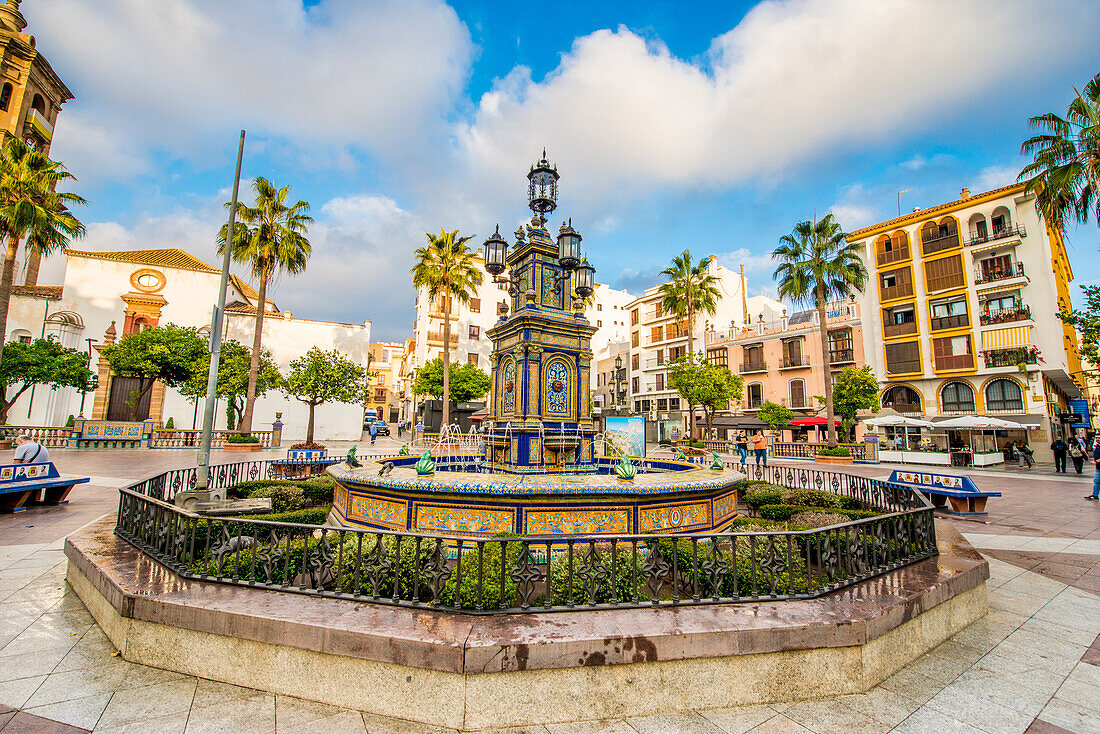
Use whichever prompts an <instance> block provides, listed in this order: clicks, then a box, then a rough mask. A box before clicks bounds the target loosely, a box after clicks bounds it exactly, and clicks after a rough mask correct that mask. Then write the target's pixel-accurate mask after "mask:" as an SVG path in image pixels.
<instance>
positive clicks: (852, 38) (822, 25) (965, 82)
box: [456, 0, 1100, 208]
mask: <svg viewBox="0 0 1100 734" xmlns="http://www.w3.org/2000/svg"><path fill="white" fill-rule="evenodd" d="M1098 18H1100V6H1097V5H1096V4H1095V3H1087V2H1084V0H1064V1H1061V2H1049V3H1042V4H1036V3H1031V2H1027V0H968V1H967V2H958V1H956V0H901V1H899V2H889V3H884V2H881V0H828V1H821V2H811V1H810V0H772V1H770V2H764V3H761V4H760V5H758V6H756V7H755V8H753V9H752V10H751V11H750V12H749V13H748V14H747V15H746V16H745V18H744V20H742V22H741V23H740V24H739V25H738V26H737V27H736V28H734V29H733V30H731V31H729V32H727V33H725V34H723V35H721V36H719V37H717V38H716V39H715V40H714V42H713V44H712V46H711V50H710V53H709V54H708V55H707V57H706V60H705V62H701V63H692V62H688V61H684V60H681V59H679V58H676V57H674V56H672V55H671V54H670V53H669V51H668V49H667V48H665V47H664V46H663V45H661V44H660V43H654V42H647V41H646V40H645V39H643V38H642V37H640V36H638V35H636V34H635V33H633V32H631V31H630V30H627V29H626V28H619V29H618V30H616V31H610V30H601V31H597V32H595V33H592V34H591V35H588V36H585V37H582V38H579V39H577V40H576V42H575V43H574V45H573V48H572V49H571V50H570V51H569V53H567V54H565V55H564V56H563V58H562V61H561V63H560V65H559V66H558V67H557V69H555V70H554V71H553V72H552V73H550V74H549V75H547V77H546V78H545V79H543V80H541V81H536V80H533V79H532V78H531V74H530V71H529V70H528V69H526V68H523V67H517V68H516V69H514V70H513V71H512V73H511V74H509V75H508V76H507V77H505V78H504V79H501V80H499V81H498V82H497V84H496V85H495V86H494V88H493V89H492V90H491V91H489V92H488V93H486V94H485V95H484V96H483V97H482V98H481V100H480V103H479V105H478V108H477V111H476V114H475V115H474V117H473V119H472V120H471V121H470V122H468V123H464V124H460V125H459V126H458V129H457V131H456V135H457V139H458V141H459V145H460V151H461V154H462V155H463V156H464V157H465V160H466V162H467V163H468V164H469V165H470V168H471V171H472V173H471V176H472V177H473V178H474V179H475V181H477V183H478V184H479V189H478V190H493V188H494V187H498V186H500V184H499V183H498V182H500V181H502V180H503V181H506V182H511V181H512V178H513V177H514V174H513V172H514V170H515V166H516V161H517V160H518V161H525V160H528V159H533V157H534V156H535V155H536V154H537V152H538V150H539V149H540V147H541V146H542V145H543V144H547V145H549V146H551V153H552V157H553V158H554V159H555V160H556V162H557V163H558V164H559V167H560V168H561V169H562V170H563V172H566V173H567V175H568V186H569V191H570V194H571V195H573V196H575V198H576V201H577V202H579V203H580V206H581V208H583V207H592V208H598V207H600V206H603V205H604V201H605V200H607V199H616V198H625V197H628V196H631V195H633V194H635V193H636V192H638V191H640V190H651V189H654V188H659V187H665V186H675V187H696V186H715V187H719V186H727V185H732V184H737V183H742V182H744V181H746V180H750V179H757V178H773V177H776V176H778V175H780V174H782V173H783V172H784V171H785V170H786V169H788V168H789V167H791V166H793V165H795V164H801V163H805V162H806V161H807V160H810V159H813V158H815V157H818V156H822V155H823V154H825V153H827V152H828V151H830V150H832V149H835V148H839V147H844V146H850V145H856V144H863V143H865V142H866V141H868V140H873V139H882V138H886V137H888V136H891V135H896V134H898V133H899V132H901V131H907V130H913V129H921V128H925V127H929V126H931V125H932V124H936V123H942V122H943V120H944V118H945V116H960V115H962V114H963V110H964V109H965V108H966V105H967V104H968V102H967V100H973V99H977V98H978V95H980V94H981V93H983V92H986V93H988V92H991V91H997V90H1003V89H1004V87H1005V86H1006V85H1007V86H1009V87H1011V85H1013V84H1015V83H1016V82H1017V80H1018V78H1019V76H1020V75H1021V74H1023V75H1026V74H1029V73H1031V72H1033V71H1034V70H1035V69H1042V68H1051V67H1055V66H1057V65H1059V64H1062V63H1065V62H1066V61H1067V60H1068V59H1070V58H1071V57H1072V55H1073V54H1075V53H1076V49H1078V48H1081V47H1082V44H1087V43H1089V42H1090V40H1089V38H1090V37H1091V34H1092V29H1094V28H1096V27H1097V20H1098ZM1024 28H1026V29H1027V30H1026V38H1027V42H1026V43H1005V42H1004V39H1005V38H1019V37H1020V29H1024ZM574 192H575V193H574Z"/></svg>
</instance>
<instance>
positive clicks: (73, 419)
mask: <svg viewBox="0 0 1100 734" xmlns="http://www.w3.org/2000/svg"><path fill="white" fill-rule="evenodd" d="M168 420H169V421H171V420H172V419H171V418H169V419H168ZM75 425H76V416H74V415H73V414H72V413H69V418H68V420H66V421H65V427H66V428H72V427H73V426H75Z"/></svg>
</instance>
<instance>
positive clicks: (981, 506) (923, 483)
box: [889, 469, 1001, 515]
mask: <svg viewBox="0 0 1100 734" xmlns="http://www.w3.org/2000/svg"><path fill="white" fill-rule="evenodd" d="M889 482H890V484H900V485H902V486H904V487H912V488H913V489H916V490H919V491H920V492H921V493H922V494H924V495H926V496H927V497H928V500H929V501H930V502H931V503H932V504H933V505H935V506H936V509H940V510H943V511H945V512H948V513H950V514H952V515H984V514H986V511H985V503H986V500H987V499H988V498H990V497H1000V496H1001V493H1000V492H988V491H983V490H980V489H978V487H977V486H976V485H975V484H974V482H973V481H972V480H971V479H970V478H969V477H960V476H956V475H954V474H937V473H935V472H922V471H905V470H897V469H895V470H894V471H893V472H891V473H890V479H889Z"/></svg>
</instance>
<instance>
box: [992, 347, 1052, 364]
mask: <svg viewBox="0 0 1100 734" xmlns="http://www.w3.org/2000/svg"><path fill="white" fill-rule="evenodd" d="M981 354H982V358H983V359H984V360H985V366H986V367H1018V366H1019V365H1021V364H1038V363H1039V350H1038V349H1036V348H1035V347H1010V348H1008V349H987V350H985V351H984V352H982V353H981Z"/></svg>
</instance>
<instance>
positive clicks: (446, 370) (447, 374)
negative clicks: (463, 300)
mask: <svg viewBox="0 0 1100 734" xmlns="http://www.w3.org/2000/svg"><path fill="white" fill-rule="evenodd" d="M450 419H451V292H450V290H449V289H448V290H444V291H443V418H442V421H441V422H440V424H439V433H440V435H442V434H443V431H444V430H445V428H446V426H447V422H448V421H449V420H450Z"/></svg>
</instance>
